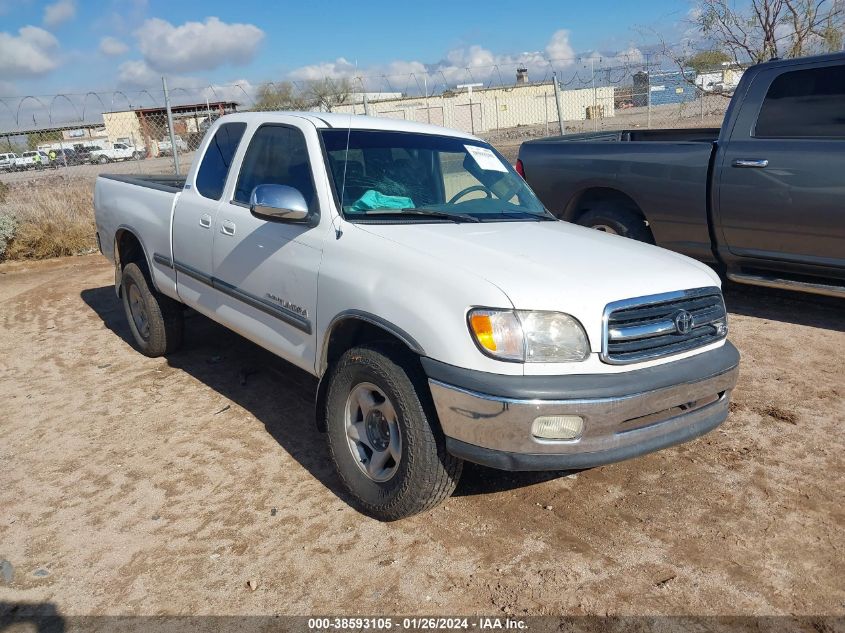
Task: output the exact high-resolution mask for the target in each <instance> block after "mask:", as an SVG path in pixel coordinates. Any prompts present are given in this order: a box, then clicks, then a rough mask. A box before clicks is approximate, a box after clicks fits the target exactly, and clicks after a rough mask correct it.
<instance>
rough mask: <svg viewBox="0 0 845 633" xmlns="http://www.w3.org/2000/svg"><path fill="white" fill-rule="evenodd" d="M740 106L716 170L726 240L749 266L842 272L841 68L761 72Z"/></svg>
mask: <svg viewBox="0 0 845 633" xmlns="http://www.w3.org/2000/svg"><path fill="white" fill-rule="evenodd" d="M761 102H762V106H761V107H760V109H759V111H758V110H757V109H756V108H754V107H752V106H751V105H750V104H754V103H761ZM745 103H748V104H749V105H748V106H747V107H746V106H743V108H742V111H741V113H740V115H739V117H738V119H737V121H736V124H735V126H734V129H733V130H732V132H731V137H730V140H729V141H728V143H727V145H726V146H725V149H724V151H723V154H722V161H721V164H720V174H719V181H718V192H717V195H718V207H717V215H716V221H717V223H718V225H719V227H720V228H721V231H722V235H723V238H724V242H725V243H726V244H727V246H728V248H729V249H730V251H731V253H733V254H734V255H738V256H741V257H743V258H748V259H749V265H753V261H754V260H761V259H762V260H777V261H781V262H794V263H796V264H797V263H804V264H815V265H820V266H834V267H843V268H845V205H843V200H845V176H843V175H845V64H843V63H842V62H841V61H839V62H838V63H833V62H831V63H828V64H826V65H818V63H817V62H816V63H813V64H812V66H810V65H806V66H801V65H798V66H788V67H785V68H773V69H769V70H766V71H763V72H761V73H760V74H759V75H758V76H757V77H755V79H754V81H753V83H752V84H751V86H750V88H749V91H748V93H747V94H746V95H745Z"/></svg>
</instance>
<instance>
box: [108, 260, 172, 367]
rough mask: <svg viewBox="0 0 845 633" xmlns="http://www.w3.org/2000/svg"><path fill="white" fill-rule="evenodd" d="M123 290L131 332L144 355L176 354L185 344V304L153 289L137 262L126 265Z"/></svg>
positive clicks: (124, 306)
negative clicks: (183, 339) (183, 340)
mask: <svg viewBox="0 0 845 633" xmlns="http://www.w3.org/2000/svg"><path fill="white" fill-rule="evenodd" d="M121 287H122V291H121V298H122V300H123V309H124V311H125V313H126V319H127V321H129V329H130V330H132V336H133V337H134V338H135V343H136V344H137V346H138V349H139V350H140V351H141V353H143V354H145V355H146V356H150V357H153V358H155V357H157V356H164V355H165V354H169V353H171V352H174V351H176V349H178V348H179V346H180V345H181V344H182V331H183V327H184V325H183V323H184V316H183V314H182V305H181V304H180V303H178V302H176V301H174V300H173V299H171V298H170V297H165V296H164V295H163V294H161V293H159V292H156V291H155V290H153V289H152V283H150V282H149V278H148V275H147V274H146V273H145V271H144V270H142V269H141V267H140V266H139V265H138V264H136V263H134V262H132V263H130V264H126V266H124V268H123V276H122V282H121Z"/></svg>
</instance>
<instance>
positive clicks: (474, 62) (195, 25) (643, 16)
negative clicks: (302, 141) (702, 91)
mask: <svg viewBox="0 0 845 633" xmlns="http://www.w3.org/2000/svg"><path fill="white" fill-rule="evenodd" d="M690 6H691V5H690V4H689V2H687V1H685V0H662V1H661V0H637V1H636V2H631V1H624V0H591V1H590V2H571V1H565V0H564V1H562V0H557V1H547V0H533V1H532V2H531V3H519V2H513V1H510V2H501V1H498V0H485V1H484V2H477V1H476V2H461V1H460V0H458V1H452V2H437V1H436V0H435V1H430V2H427V3H426V2H402V1H401V0H392V1H382V0H370V1H368V2H335V1H332V0H323V1H321V2H314V1H311V2H308V1H304V0H298V1H296V2H281V1H279V2H272V1H264V2H261V1H255V0H239V1H237V2H234V1H232V0H225V1H222V0H204V1H202V2H189V1H182V0H169V1H162V0H46V1H39V0H0V99H3V100H5V101H6V102H7V103H9V102H10V101H9V99H10V98H13V97H17V98H18V99H19V98H20V97H23V96H25V95H36V96H37V95H56V94H60V93H61V94H69V95H74V94H75V95H84V94H85V93H86V92H88V91H96V92H101V93H106V92H109V91H115V90H121V91H124V92H126V93H127V94H129V91H136V92H137V91H140V90H141V89H149V90H160V86H161V77H162V75H164V76H167V77H168V83H169V85H170V86H171V88H179V87H182V88H185V89H197V88H198V87H199V86H208V85H213V86H217V87H218V90H217V91H216V92H215V94H218V95H220V96H225V97H226V98H234V97H236V96H237V95H235V94H234V92H233V90H234V88H232V89H231V90H228V88H231V87H232V86H236V85H240V91H241V92H244V91H246V92H250V93H254V89H255V85H256V84H257V83H260V82H266V81H279V80H285V79H287V80H307V79H313V78H320V77H323V76H326V75H329V76H346V77H354V76H359V75H363V76H366V77H369V78H372V79H368V80H367V81H368V85H367V86H366V88H367V90H387V89H388V86H390V87H392V88H393V89H394V90H402V89H403V88H404V87H405V86H402V85H399V86H396V85H394V84H396V82H397V80H394V81H393V82H392V83H391V80H390V78H391V77H392V78H397V77H402V76H404V77H406V78H407V77H409V76H410V75H411V74H412V73H417V74H420V73H431V72H433V71H434V70H436V71H437V72H440V73H441V75H440V76H442V77H444V78H445V79H446V80H447V81H449V82H454V83H457V82H459V81H460V80H461V79H462V78H463V77H464V76H465V75H466V71H465V70H464V68H465V67H467V66H469V67H473V68H489V69H492V68H493V67H494V66H496V65H501V66H503V67H507V72H508V73H509V74H510V73H511V72H512V70H513V67H514V66H515V65H516V64H517V63H528V64H533V65H534V66H539V65H542V64H544V63H545V64H547V62H545V60H547V59H555V60H561V61H559V62H556V63H555V64H554V65H555V66H558V65H561V66H566V65H567V64H574V63H576V62H575V60H576V58H586V57H589V56H591V55H592V56H595V57H598V56H601V55H605V56H606V55H608V54H610V53H614V52H621V55H623V56H624V58H625V59H630V60H634V61H636V60H637V59H639V58H640V57H641V55H642V51H644V50H647V47H648V46H649V45H653V44H654V41H655V40H656V38H655V37H650V36H649V35H648V33H649V32H660V33H661V34H663V35H664V37H667V36H668V37H669V38H671V37H673V33H676V32H680V30H679V28H680V27H679V24H680V23H681V22H682V21H683V19H684V18H685V16H686V15H687V12H688V11H689V9H690ZM667 34H668V35H667ZM567 60H572V61H567ZM478 72H481V73H482V74H483V72H485V71H483V70H480V71H478ZM486 72H492V71H490V70H488V71H486ZM475 74H477V73H475ZM382 75H384V76H387V77H388V80H387V82H384V81H378V82H377V81H376V78H377V77H380V76H382ZM473 78H475V79H477V77H475V76H474V77H473ZM482 79H483V78H482ZM400 83H401V81H400ZM376 84H378V85H376ZM221 87H228V88H227V89H223V88H221ZM227 90H228V92H227ZM234 91H235V92H237V91H236V90H234ZM223 93H225V94H223Z"/></svg>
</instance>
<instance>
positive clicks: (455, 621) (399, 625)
mask: <svg viewBox="0 0 845 633" xmlns="http://www.w3.org/2000/svg"><path fill="white" fill-rule="evenodd" d="M526 628H527V624H526V622H525V621H523V620H515V619H510V618H494V617H479V618H465V617H456V618H448V617H438V618H434V617H431V618H427V617H417V618H390V617H383V618H379V617H371V618H365V617H352V618H344V617H337V618H309V620H308V629H309V630H310V631H346V630H356V631H360V630H367V629H371V630H374V631H384V630H391V629H397V630H422V631H426V630H429V631H430V630H454V629H461V630H472V629H477V630H511V631H519V630H524V629H526Z"/></svg>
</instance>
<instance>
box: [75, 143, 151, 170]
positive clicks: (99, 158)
mask: <svg viewBox="0 0 845 633" xmlns="http://www.w3.org/2000/svg"><path fill="white" fill-rule="evenodd" d="M145 155H146V151H144V150H142V149H139V148H137V147H135V146H134V145H127V144H126V143H115V144H114V145H112V146H111V147H110V148H107V149H95V150H92V151H91V153H90V154H89V156H88V160H89V161H90V162H92V163H100V164H101V165H105V164H106V163H112V162H115V161H120V160H140V159H141V158H143V157H144V156H145Z"/></svg>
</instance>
